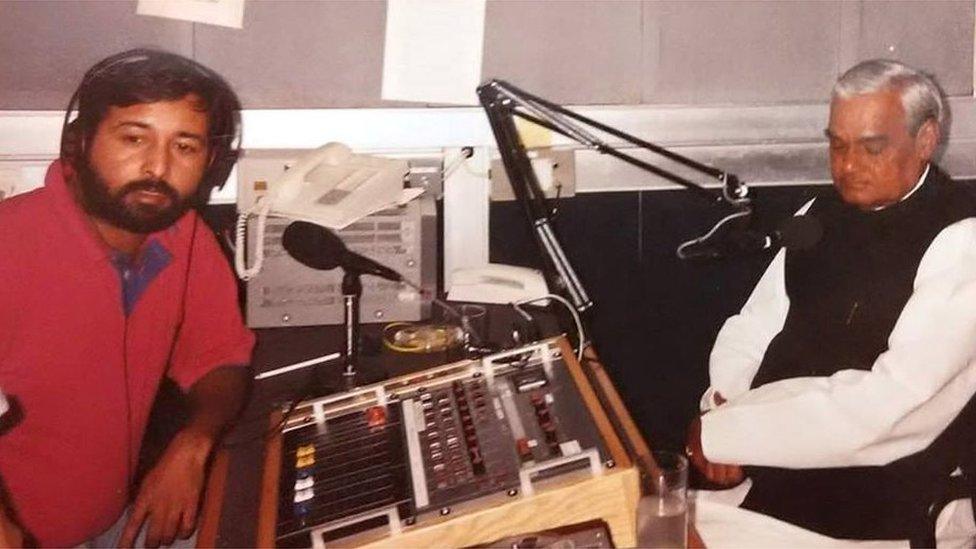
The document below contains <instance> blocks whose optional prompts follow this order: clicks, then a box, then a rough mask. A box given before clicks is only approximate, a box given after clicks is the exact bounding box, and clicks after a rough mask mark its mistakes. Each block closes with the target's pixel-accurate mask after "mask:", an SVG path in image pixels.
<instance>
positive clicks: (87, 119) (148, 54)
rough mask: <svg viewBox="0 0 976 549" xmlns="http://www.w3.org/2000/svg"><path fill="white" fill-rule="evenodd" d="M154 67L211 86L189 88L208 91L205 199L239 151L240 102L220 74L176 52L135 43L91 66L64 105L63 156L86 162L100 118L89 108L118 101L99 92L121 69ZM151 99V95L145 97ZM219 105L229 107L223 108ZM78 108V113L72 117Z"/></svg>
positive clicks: (201, 198)
mask: <svg viewBox="0 0 976 549" xmlns="http://www.w3.org/2000/svg"><path fill="white" fill-rule="evenodd" d="M150 67H156V68H157V69H160V70H161V69H165V70H167V71H170V72H176V73H179V74H185V75H186V77H187V79H190V80H196V81H198V83H199V84H198V85H199V86H201V87H204V88H207V91H209V93H206V94H201V93H200V91H199V90H190V92H189V93H194V92H195V93H197V94H198V95H205V96H209V97H205V99H208V100H209V109H208V118H209V124H208V133H209V136H208V138H209V140H208V141H209V142H208V145H209V148H210V154H211V158H210V164H209V165H208V166H207V169H206V171H205V172H204V174H203V178H202V179H201V180H200V185H199V187H198V189H197V194H196V203H197V204H200V205H203V204H206V202H207V199H208V198H209V197H210V192H211V191H212V190H213V188H214V187H218V188H220V187H223V186H224V183H225V182H226V181H227V177H228V176H229V175H230V172H231V169H233V167H234V163H235V162H237V158H238V157H239V156H240V144H241V114H240V111H241V104H240V100H239V99H238V98H237V95H236V94H235V93H234V90H233V89H232V88H231V87H230V85H229V84H228V83H227V82H226V81H225V80H224V79H223V78H222V77H221V76H220V75H219V74H217V73H216V72H214V71H212V70H210V69H209V68H207V67H205V66H203V65H201V64H200V63H197V62H196V61H193V60H192V59H188V58H186V57H183V56H181V55H177V54H175V53H170V52H167V51H162V50H154V49H148V48H137V49H132V50H128V51H124V52H121V53H117V54H115V55H112V56H109V57H107V58H105V59H103V60H101V61H99V62H98V63H96V64H95V65H93V66H92V67H91V68H90V69H88V71H87V72H86V73H85V75H84V77H83V78H82V79H81V83H80V84H79V85H78V88H77V89H76V90H75V92H74V93H73V94H72V95H71V100H70V101H69V102H68V107H67V109H65V113H64V123H63V124H62V126H61V149H60V153H61V159H62V161H64V162H68V163H71V164H72V165H74V164H75V163H76V162H79V161H81V162H85V161H87V156H86V147H87V143H86V141H87V139H88V138H89V137H90V136H91V135H92V134H93V133H94V131H95V126H97V124H98V122H99V121H100V119H101V115H100V114H98V113H94V112H91V110H92V109H94V108H95V107H93V106H92V103H93V102H99V101H101V102H103V103H104V106H111V105H114V104H116V103H112V101H111V99H108V100H105V99H102V98H101V97H100V96H99V94H100V93H102V94H104V93H105V92H106V91H107V90H111V87H112V85H113V83H114V82H115V81H116V80H118V79H119V75H120V74H123V73H122V72H121V70H127V71H139V70H140V69H141V70H143V71H145V70H146V69H147V68H150ZM165 99H168V98H167V97H162V96H161V97H159V99H156V100H165ZM172 99H176V98H175V97H174V98H172ZM153 101H154V100H153V99H150V100H148V101H146V102H153ZM135 102H140V101H135ZM130 104H131V103H130ZM221 108H222V109H223V110H225V111H227V112H221ZM75 111H77V113H78V116H77V117H76V118H75V119H74V120H71V116H72V113H73V112H75ZM217 126H220V127H217Z"/></svg>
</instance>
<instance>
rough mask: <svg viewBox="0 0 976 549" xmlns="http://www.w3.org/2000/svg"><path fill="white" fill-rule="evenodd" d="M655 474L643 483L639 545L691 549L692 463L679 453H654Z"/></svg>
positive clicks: (638, 526)
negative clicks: (690, 498) (690, 496)
mask: <svg viewBox="0 0 976 549" xmlns="http://www.w3.org/2000/svg"><path fill="white" fill-rule="evenodd" d="M652 457H653V458H654V463H655V464H656V465H657V469H656V470H655V471H652V472H650V473H649V474H648V475H647V478H646V480H645V481H644V483H643V486H642V488H643V496H642V497H641V500H640V502H639V503H638V505H637V546H638V547H669V548H671V547H678V548H681V549H684V548H686V547H687V546H688V460H687V459H685V457H684V456H683V455H681V454H678V453H675V452H665V451H659V452H652Z"/></svg>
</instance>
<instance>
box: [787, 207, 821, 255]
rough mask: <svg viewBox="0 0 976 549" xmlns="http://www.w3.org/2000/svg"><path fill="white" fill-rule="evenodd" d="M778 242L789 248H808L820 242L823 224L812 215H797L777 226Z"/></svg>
mask: <svg viewBox="0 0 976 549" xmlns="http://www.w3.org/2000/svg"><path fill="white" fill-rule="evenodd" d="M778 232H779V237H780V243H781V244H782V246H783V247H784V248H787V249H789V250H808V249H810V248H812V247H813V246H815V245H816V244H817V242H820V238H821V237H822V236H823V225H821V224H820V221H819V220H818V219H817V218H816V217H813V216H809V215H797V216H794V217H791V218H789V219H787V220H786V221H784V222H783V224H782V225H781V226H780V228H779V231H778Z"/></svg>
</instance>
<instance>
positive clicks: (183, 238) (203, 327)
mask: <svg viewBox="0 0 976 549" xmlns="http://www.w3.org/2000/svg"><path fill="white" fill-rule="evenodd" d="M150 244H151V245H152V247H153V248H155V252H156V254H155V255H157V256H159V255H161V256H162V257H163V259H164V261H163V263H162V264H159V263H158V262H157V265H156V270H157V271H158V272H157V273H155V276H153V277H152V278H151V280H149V281H148V284H146V285H145V287H140V288H139V293H138V296H137V299H136V300H135V301H134V303H130V306H131V311H130V312H129V314H128V315H126V313H125V307H124V301H123V291H122V285H121V278H120V274H119V270H118V269H117V268H116V266H115V265H114V264H113V254H112V251H111V249H109V248H108V247H107V246H106V245H105V243H104V242H103V241H102V240H101V239H100V237H99V236H98V234H97V233H96V232H95V229H94V227H93V226H92V225H91V223H90V222H89V221H88V219H87V218H86V217H85V216H84V214H83V213H82V211H81V210H80V209H79V207H78V205H77V204H76V202H75V200H74V198H73V195H72V194H71V191H70V189H69V188H68V187H67V185H66V184H65V182H64V179H63V177H62V173H61V168H60V164H59V163H57V162H55V163H54V164H53V165H52V166H51V168H50V169H49V170H48V174H47V178H46V181H45V186H44V187H43V188H41V189H38V190H36V191H34V192H31V193H27V194H24V195H20V196H15V197H13V198H10V199H8V200H4V201H2V202H0V388H2V390H3V392H4V393H6V394H7V395H8V396H9V397H10V398H11V399H12V400H13V401H14V402H15V403H16V405H17V407H18V408H19V410H20V411H21V413H22V418H21V419H20V421H19V422H18V423H16V424H15V425H14V426H13V427H11V428H10V429H9V430H8V431H6V432H0V477H2V480H3V483H4V485H5V487H6V489H7V490H8V494H9V496H10V499H11V501H12V503H13V506H14V509H15V512H16V513H17V516H18V517H19V518H20V519H21V521H22V523H23V524H24V526H26V527H27V529H28V530H29V531H30V532H31V533H33V534H34V535H35V536H37V538H38V540H39V541H40V542H41V544H43V545H58V546H70V545H76V544H78V543H81V542H83V541H85V540H86V539H89V538H91V537H93V536H95V535H97V534H99V533H100V532H102V531H103V530H104V529H106V528H108V527H109V526H111V525H112V523H113V522H114V521H115V520H116V519H117V518H118V517H119V515H120V514H121V512H122V511H123V509H124V508H125V506H126V504H127V502H128V498H129V494H128V493H127V490H128V485H129V478H130V476H131V474H132V471H133V470H134V469H135V465H136V460H137V458H138V455H139V445H140V443H141V441H142V435H143V431H144V430H145V426H146V421H147V418H148V416H149V410H150V408H151V406H152V403H153V400H154V398H155V395H156V390H157V387H158V385H159V382H160V380H161V379H162V376H164V375H167V376H169V377H171V378H172V379H173V380H175V381H176V382H177V383H178V384H179V385H180V386H181V387H183V388H184V389H188V388H189V387H190V386H191V385H193V383H194V382H196V381H197V380H198V379H199V378H200V377H202V376H203V375H204V374H206V373H208V372H210V371H211V370H213V369H214V368H217V367H220V366H225V365H243V364H247V363H248V362H249V360H250V354H251V348H252V346H253V344H254V336H253V334H252V333H251V332H250V331H249V330H248V329H247V328H246V327H245V326H244V324H243V322H242V320H241V315H240V312H239V310H238V306H237V287H236V285H235V283H234V278H233V274H232V273H231V271H230V268H229V266H228V264H227V261H226V260H225V258H224V257H223V255H222V254H221V252H220V249H219V247H218V245H217V242H216V240H215V238H214V236H213V233H212V232H211V231H210V230H209V229H208V228H207V227H206V225H205V224H204V223H203V222H202V220H200V218H199V217H198V216H197V214H196V213H195V212H190V213H188V214H187V215H184V216H183V217H182V218H181V219H180V220H179V221H177V223H176V224H175V225H173V226H172V227H170V228H168V229H165V230H163V231H160V232H158V233H155V234H153V235H150V237H149V239H147V245H150ZM157 259H159V257H157ZM160 267H161V268H160Z"/></svg>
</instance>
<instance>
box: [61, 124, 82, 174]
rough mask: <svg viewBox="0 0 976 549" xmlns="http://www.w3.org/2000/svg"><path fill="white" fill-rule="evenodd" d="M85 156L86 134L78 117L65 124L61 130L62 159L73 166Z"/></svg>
mask: <svg viewBox="0 0 976 549" xmlns="http://www.w3.org/2000/svg"><path fill="white" fill-rule="evenodd" d="M84 157H85V136H84V131H83V130H82V127H81V122H79V121H78V119H77V118H76V119H75V120H72V121H71V122H70V123H69V124H67V125H65V126H64V130H62V132H61V159H62V160H64V161H67V162H68V163H69V164H71V165H72V166H73V167H74V166H78V162H79V161H80V160H82V159H84Z"/></svg>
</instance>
